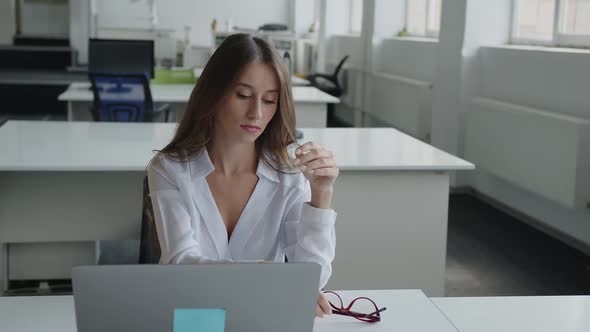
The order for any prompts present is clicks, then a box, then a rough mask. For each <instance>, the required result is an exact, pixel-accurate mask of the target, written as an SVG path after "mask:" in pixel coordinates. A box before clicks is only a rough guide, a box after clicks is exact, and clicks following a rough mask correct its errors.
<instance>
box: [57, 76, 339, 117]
mask: <svg viewBox="0 0 590 332" xmlns="http://www.w3.org/2000/svg"><path fill="white" fill-rule="evenodd" d="M89 87H90V83H88V82H85V83H73V84H71V85H70V86H69V87H68V89H67V90H66V91H65V92H64V93H62V94H60V95H59V96H58V98H57V99H58V100H60V101H65V102H67V103H68V121H90V120H91V114H90V106H91V105H90V104H91V102H92V100H93V99H94V97H93V95H92V91H91V90H90V89H89ZM193 88H194V85H192V84H154V85H152V86H151V92H152V99H153V100H154V102H156V103H171V104H173V105H172V106H173V113H174V114H175V115H174V117H175V118H176V119H180V116H181V115H182V113H183V112H184V110H185V108H186V104H187V102H188V100H189V97H190V94H191V92H192V91H193ZM293 101H294V103H295V114H296V116H297V127H309V128H325V127H326V126H327V116H328V109H327V104H329V103H339V102H340V99H338V98H336V97H332V96H330V95H329V94H327V93H325V92H322V91H320V90H318V89H317V88H314V87H310V86H294V87H293Z"/></svg>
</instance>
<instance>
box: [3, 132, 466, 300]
mask: <svg viewBox="0 0 590 332" xmlns="http://www.w3.org/2000/svg"><path fill="white" fill-rule="evenodd" d="M175 126H176V125H175V124H172V123H96V122H33V121H9V122H7V123H6V124H5V125H4V126H2V127H0V183H2V186H0V248H2V249H3V250H2V251H1V252H0V280H1V279H2V278H3V279H4V280H6V279H7V276H6V248H5V247H6V246H3V245H2V244H3V243H4V244H6V243H13V244H15V245H14V246H13V245H11V251H10V253H11V255H15V257H13V258H14V259H11V260H10V262H11V263H10V264H11V269H10V276H9V277H10V279H11V280H17V279H29V278H30V279H45V278H49V277H51V278H69V273H70V268H71V266H72V265H75V264H92V263H93V261H92V258H93V257H94V256H93V251H92V250H93V249H94V247H93V246H92V243H93V242H92V241H95V240H129V239H131V240H133V239H139V234H140V216H141V201H142V188H141V183H142V179H143V176H144V170H145V167H146V164H147V162H148V160H150V158H151V157H152V152H151V151H152V150H153V149H159V148H162V147H163V146H164V145H166V144H167V143H168V142H169V140H170V138H171V137H172V135H173V133H174V130H175ZM303 133H304V135H305V136H304V139H303V141H309V140H312V141H316V142H318V143H320V144H323V145H324V146H326V147H327V148H328V149H330V150H332V151H333V152H334V153H335V156H336V160H337V161H338V164H339V167H340V170H341V174H340V177H339V178H338V180H337V182H336V184H335V194H334V201H333V205H334V208H335V209H336V211H337V212H338V220H337V225H336V231H337V238H338V245H337V253H336V259H335V261H334V263H333V275H332V279H331V281H330V283H329V284H328V287H329V288H332V289H358V288H360V287H362V288H367V289H389V288H419V289H423V290H424V292H425V293H426V294H427V295H429V296H442V295H444V275H445V258H446V239H447V236H446V235H447V213H448V211H447V209H448V196H449V174H450V172H451V171H453V170H470V169H473V168H474V166H473V164H471V163H468V162H466V161H464V160H461V159H459V158H456V157H454V156H452V155H449V154H447V153H445V152H443V151H441V150H438V149H436V148H434V147H432V146H430V145H428V144H425V143H423V142H421V141H418V140H416V139H414V138H412V137H410V136H408V135H406V134H403V133H401V132H399V131H397V130H395V129H392V128H315V129H303ZM32 242H43V243H41V244H37V245H36V246H34V245H29V243H32ZM63 243H67V244H68V247H67V249H66V247H64V244H63ZM39 252H42V253H43V256H39V254H38V253H39ZM68 255H70V256H68ZM11 257H12V256H11ZM19 261H20V263H19ZM3 262H4V263H3ZM2 271H4V272H2Z"/></svg>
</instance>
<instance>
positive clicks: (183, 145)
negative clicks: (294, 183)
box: [156, 33, 296, 171]
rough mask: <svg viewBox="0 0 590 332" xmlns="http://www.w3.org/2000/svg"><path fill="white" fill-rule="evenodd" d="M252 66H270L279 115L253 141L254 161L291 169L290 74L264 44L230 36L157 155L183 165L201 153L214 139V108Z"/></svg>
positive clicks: (248, 37) (292, 114) (241, 35)
mask: <svg viewBox="0 0 590 332" xmlns="http://www.w3.org/2000/svg"><path fill="white" fill-rule="evenodd" d="M253 61H260V62H262V63H264V64H268V65H271V66H272V67H273V68H274V69H275V71H276V73H277V76H278V78H279V82H280V87H279V89H280V92H279V99H278V102H277V111H276V112H275V114H274V116H273V118H272V119H271V121H270V122H269V124H268V125H267V127H266V128H265V130H264V131H263V133H262V134H261V135H260V136H259V137H258V138H257V139H256V143H255V144H256V153H257V155H258V160H259V161H262V162H264V163H266V164H267V165H269V166H270V167H272V168H273V169H275V170H277V171H280V169H284V168H292V164H291V162H290V159H289V155H288V153H287V146H289V145H290V144H292V143H296V140H295V109H294V106H293V96H292V94H291V77H290V75H289V71H288V70H287V67H286V65H285V63H284V62H283V59H282V58H281V56H280V55H279V53H278V52H277V51H276V50H275V49H274V48H273V47H271V46H270V45H269V44H268V43H267V42H266V41H264V40H263V39H261V38H258V37H254V36H251V35H249V34H244V33H238V34H233V35H231V36H228V37H227V38H226V39H225V40H224V41H223V43H221V45H220V46H219V47H218V48H217V50H216V51H215V53H213V55H212V56H211V59H209V62H207V65H206V66H205V68H204V70H203V73H202V74H201V76H200V77H199V80H198V82H197V84H196V86H195V88H194V89H193V91H192V93H191V96H190V99H189V101H188V105H187V108H186V111H185V112H184V115H183V116H182V120H181V121H180V124H179V126H178V129H177V130H176V134H175V135H174V138H173V139H172V141H171V142H170V143H169V144H168V145H166V146H165V147H164V148H163V149H162V150H160V151H159V152H158V155H160V154H164V155H166V156H167V157H170V158H172V159H174V160H177V161H187V160H189V159H191V158H192V157H193V156H195V155H196V154H199V153H200V152H202V151H203V148H204V147H205V146H206V145H207V144H208V143H209V142H210V141H211V139H212V137H213V130H214V123H215V117H216V110H217V108H216V105H217V103H218V102H219V101H220V100H221V99H222V98H223V97H224V96H225V94H226V93H227V92H228V91H229V89H230V88H231V86H232V85H233V84H234V83H235V80H236V79H238V77H239V75H240V73H241V72H242V70H243V69H244V67H245V66H246V65H247V64H249V63H251V62H253ZM156 159H157V158H156Z"/></svg>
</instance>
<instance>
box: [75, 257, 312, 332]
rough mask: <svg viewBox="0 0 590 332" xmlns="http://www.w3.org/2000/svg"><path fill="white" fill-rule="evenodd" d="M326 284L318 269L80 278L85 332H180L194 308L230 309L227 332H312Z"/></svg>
mask: <svg viewBox="0 0 590 332" xmlns="http://www.w3.org/2000/svg"><path fill="white" fill-rule="evenodd" d="M319 280H320V266H319V265H318V264H314V263H288V264H283V263H274V264H255V263H253V264H248V263H245V264H193V265H102V266H101V265H97V266H80V267H75V268H74V269H73V270H72V282H73V288H74V302H75V309H76V323H77V326H78V332H95V331H96V332H105V331H109V332H117V331H120V332H130V331H143V332H147V331H154V332H156V331H157V332H163V331H166V332H168V331H169V332H173V319H174V310H175V309H193V308H208V309H225V310H226V313H225V315H226V317H225V331H227V332H237V331H273V332H276V331H282V332H290V331H293V332H295V331H297V332H302V331H309V332H311V331H312V330H313V322H314V318H315V305H316V301H317V296H318V285H319ZM195 331H199V329H198V326H195Z"/></svg>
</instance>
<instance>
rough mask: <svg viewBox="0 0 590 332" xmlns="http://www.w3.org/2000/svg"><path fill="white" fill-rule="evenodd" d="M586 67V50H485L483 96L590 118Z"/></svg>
mask: <svg viewBox="0 0 590 332" xmlns="http://www.w3.org/2000/svg"><path fill="white" fill-rule="evenodd" d="M527 49H528V50H527ZM583 68H584V69H583ZM585 68H590V51H587V50H583V51H565V52H564V51H547V50H542V49H539V48H532V49H529V48H525V49H523V48H506V47H501V48H497V47H485V48H483V49H482V51H481V70H482V89H483V91H482V95H483V96H486V97H490V98H495V99H499V100H503V101H508V102H511V103H515V104H520V105H526V106H532V107H536V108H541V109H546V110H551V111H553V112H557V113H563V114H569V115H574V116H578V117H582V118H590V98H589V92H590V90H589V87H590V75H589V73H590V72H589V70H588V69H585Z"/></svg>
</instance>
